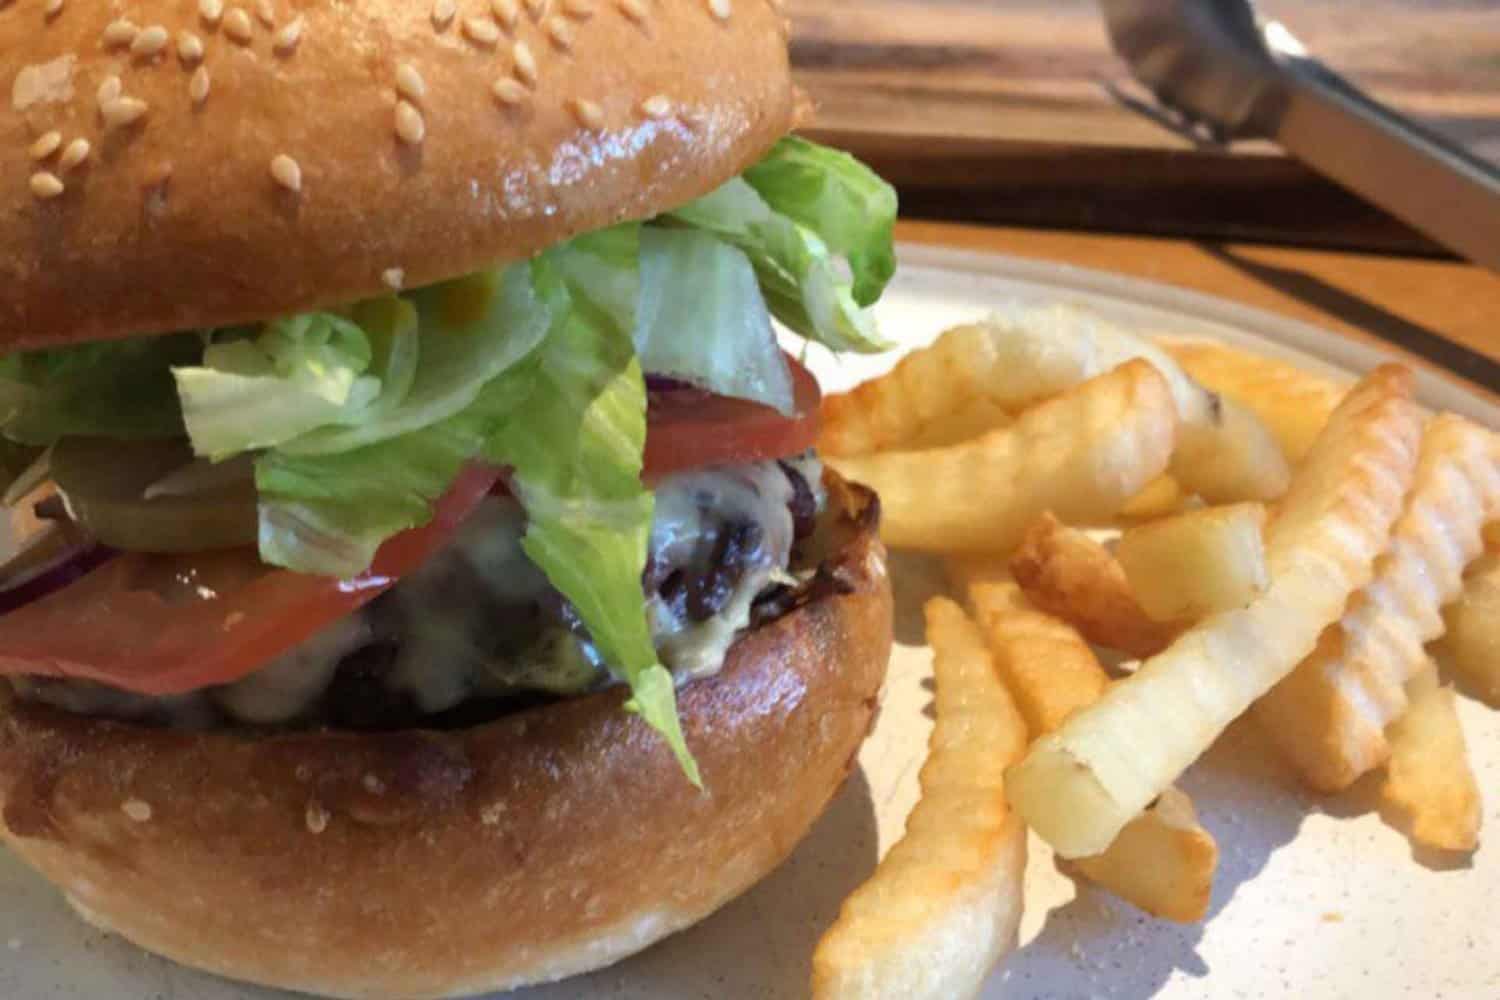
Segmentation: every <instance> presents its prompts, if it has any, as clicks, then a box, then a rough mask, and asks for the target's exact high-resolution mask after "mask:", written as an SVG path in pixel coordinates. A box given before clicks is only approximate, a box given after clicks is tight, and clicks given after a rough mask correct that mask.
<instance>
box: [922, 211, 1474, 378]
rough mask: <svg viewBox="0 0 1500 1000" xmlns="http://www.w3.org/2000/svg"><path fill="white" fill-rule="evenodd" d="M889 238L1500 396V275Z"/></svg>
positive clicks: (1044, 240)
mask: <svg viewBox="0 0 1500 1000" xmlns="http://www.w3.org/2000/svg"><path fill="white" fill-rule="evenodd" d="M897 237H898V238H899V239H902V240H911V241H914V242H920V243H936V244H942V245H945V246H957V247H964V248H968V249H976V250H990V251H994V252H998V253H1005V254H1010V255H1012V256H1017V257H1032V258H1039V259H1042V260H1055V261H1064V262H1067V263H1070V264H1077V265H1079V266H1082V267H1092V268H1098V269H1100V270H1107V271H1115V272H1118V273H1121V274H1128V275H1133V276H1136V277H1140V278H1148V279H1150V280H1152V281H1161V282H1165V283H1168V284H1173V285H1178V286H1180V287H1183V288H1189V289H1192V290H1194V291H1199V292H1205V293H1208V294H1210V295H1217V296H1220V297H1222V298H1225V299H1230V300H1233V301H1235V302H1241V303H1244V304H1246V305H1250V306H1256V307H1258V308H1261V309H1267V310H1270V311H1272V312H1278V313H1282V314H1284V315H1287V316H1291V317H1294V318H1296V319H1300V320H1304V321H1306V322H1309V323H1312V324H1315V325H1317V326H1320V327H1324V328H1326V329H1329V330H1334V331H1337V332H1339V333H1341V334H1344V335H1346V336H1349V337H1353V338H1355V339H1358V340H1362V341H1366V342H1369V343H1375V344H1378V345H1379V346H1381V347H1382V348H1383V349H1385V350H1388V351H1390V352H1392V353H1393V354H1395V355H1397V356H1400V357H1402V358H1403V359H1404V360H1408V361H1411V362H1413V363H1414V364H1417V365H1425V366H1428V367H1432V368H1436V369H1438V370H1440V371H1442V372H1443V373H1444V374H1445V375H1446V376H1447V377H1450V378H1457V379H1458V380H1459V381H1463V382H1465V383H1466V384H1467V385H1468V386H1469V387H1470V388H1478V389H1479V390H1480V391H1481V392H1485V393H1487V394H1488V395H1490V396H1492V397H1495V398H1500V275H1496V274H1494V273H1493V272H1490V271H1486V270H1483V269H1482V268H1478V267H1474V266H1472V265H1468V264H1461V263H1456V262H1452V261H1443V260H1421V259H1410V258H1401V257H1391V256H1383V255H1374V254H1362V253H1343V252H1333V251H1326V250H1307V249H1293V248H1286V247H1269V246H1261V245H1246V244H1236V243H1211V242H1201V241H1194V240H1185V239H1165V238H1155V237H1141V236H1110V235H1099V234H1088V233H1076V232H1059V231H1049V230H1038V229H1018V228H1005V227H983V226H968V225H952V224H945V223H933V222H913V221H907V222H902V223H900V224H899V225H898V227H897Z"/></svg>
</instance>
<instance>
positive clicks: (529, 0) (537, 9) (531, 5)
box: [526, 0, 547, 21]
mask: <svg viewBox="0 0 1500 1000" xmlns="http://www.w3.org/2000/svg"><path fill="white" fill-rule="evenodd" d="M526 13H528V14H530V15H531V19H532V20H533V21H540V20H541V19H542V16H543V15H545V14H546V13H547V0H526Z"/></svg>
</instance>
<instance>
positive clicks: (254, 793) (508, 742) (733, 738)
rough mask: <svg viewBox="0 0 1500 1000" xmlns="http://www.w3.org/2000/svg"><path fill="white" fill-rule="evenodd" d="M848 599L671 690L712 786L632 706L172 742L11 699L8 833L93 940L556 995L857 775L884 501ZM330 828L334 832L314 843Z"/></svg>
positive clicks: (792, 618)
mask: <svg viewBox="0 0 1500 1000" xmlns="http://www.w3.org/2000/svg"><path fill="white" fill-rule="evenodd" d="M832 485H833V487H834V489H833V491H832V492H833V494H834V496H835V497H836V498H841V499H843V500H844V501H845V502H847V503H849V504H851V505H853V506H851V507H850V518H849V519H848V520H847V521H846V523H845V524H844V525H843V528H844V531H843V533H844V534H845V535H847V536H848V537H847V540H846V541H845V542H844V543H843V544H841V545H839V547H838V550H837V552H836V554H835V555H833V556H832V557H831V558H830V559H829V560H828V561H827V562H825V564H824V565H825V566H826V567H828V568H830V569H831V570H832V577H831V579H832V580H834V581H837V583H838V586H837V587H835V588H831V589H832V590H833V591H834V592H831V593H830V592H828V590H829V589H830V588H825V589H824V592H822V593H821V594H818V595H817V596H814V597H813V598H812V599H810V600H809V601H808V602H807V603H805V604H803V605H802V606H801V607H799V608H797V609H795V610H793V611H791V612H789V613H787V614H786V615H784V616H782V617H781V618H778V619H776V620H775V621H773V622H771V623H769V624H767V625H765V626H763V627H761V628H758V629H756V630H754V631H751V632H748V633H747V634H745V635H744V636H743V637H741V639H740V640H739V641H738V642H736V643H735V645H734V646H733V647H732V649H731V650H730V653H729V659H728V662H727V664H726V666H725V668H724V670H723V671H722V672H721V673H720V674H718V675H717V676H715V677H713V678H709V679H707V680H703V681H697V682H694V683H692V684H689V685H687V686H686V687H684V688H683V689H682V690H681V691H680V693H679V697H680V702H679V705H680V710H681V714H682V719H683V726H684V729H685V730H686V732H687V739H688V744H689V746H690V747H691V748H692V749H693V752H694V753H695V754H696V756H697V759H698V763H699V764H700V766H701V767H702V772H703V781H704V788H705V791H704V792H702V793H699V792H697V791H694V790H693V789H692V787H691V786H689V785H688V783H687V782H686V781H684V780H683V777H682V774H681V772H680V771H679V770H678V768H677V765H676V763H675V762H674V760H673V758H672V756H671V754H670V753H669V752H668V751H667V750H666V749H665V747H664V746H663V745H662V743H661V741H660V740H658V739H656V738H655V737H654V736H653V735H652V734H651V733H650V732H649V731H648V730H647V728H646V726H645V725H644V724H643V723H642V722H641V721H640V720H639V719H637V718H635V717H633V716H630V715H627V714H626V713H625V712H624V711H623V710H622V709H621V694H620V693H619V692H618V691H611V692H605V693H601V694H597V695H593V696H589V697H585V698H578V699H572V700H569V701H565V702H560V703H558V704H556V705H553V706H549V707H546V708H542V709H537V710H533V711H528V712H526V713H523V714H518V715H514V716H509V717H506V718H503V719H501V720H499V721H497V722H494V723H492V724H489V725H485V726H481V727H478V728H475V729H472V730H468V731H463V732H453V733H430V732H404V733H391V734H378V735H363V734H351V733H299V734H288V735H280V736H273V737H265V738H259V739H257V738H254V737H250V736H247V735H244V734H241V733H236V732H233V731H215V732H206V733H184V732H170V731H164V730H152V729H144V728H139V727H133V726H129V725H124V724H119V723H113V722H104V721H97V720H88V719H84V718H79V717H76V716H70V715H67V714H64V713H60V712H57V711H54V710H51V709H46V708H44V707H40V706H35V705H27V704H18V703H14V702H12V703H11V704H9V705H0V803H3V813H0V815H3V820H4V823H3V827H0V835H3V839H4V840H5V841H6V843H8V844H9V846H10V847H11V848H13V849H14V850H15V851H16V852H17V853H18V854H19V855H20V856H21V857H22V858H24V859H26V860H27V861H28V862H30V863H31V864H32V865H33V866H35V867H36V868H38V869H40V870H41V871H42V873H43V874H45V875H47V876H48V877H49V878H51V879H52V880H53V881H54V882H56V883H57V884H58V885H59V886H60V887H61V888H62V889H63V891H64V892H66V893H67V894H68V896H69V899H70V901H71V902H72V903H73V904H74V906H75V907H76V908H77V909H78V910H79V911H80V912H81V913H83V914H84V915H85V916H86V917H87V918H88V919H90V920H92V921H94V922H96V923H98V924H99V925H100V926H102V927H104V928H107V929H111V930H114V931H117V932H118V933H120V934H122V935H124V936H125V937H127V938H129V939H130V940H132V941H134V942H136V943H138V944H140V945H142V946H143V947H145V948H148V949H150V950H152V951H156V952H159V953H161V954H163V955H166V956H168V957H170V958H173V959H175V960H177V961H179V962H183V963H185V964H188V965H194V966H198V967H200V968H204V969H208V970H211V971H213V972H217V973H221V974H223V975H227V976H232V977H235V978H239V979H247V980H252V981H256V982H261V983H266V984H270V985H276V986H283V987H289V988H293V989H301V990H307V991H310V992H317V993H326V994H332V995H336V996H345V997H403V998H415V997H437V996H451V995H460V994H468V993H474V992H479V991H484V990H490V989H499V988H507V987H513V986H518V985H522V984H526V983H531V982H537V981H544V980H551V979H558V978H561V977H563V976H568V975H572V974H574V973H578V972H583V971H586V970H588V969H593V968H597V967H599V966H602V965H606V964H608V963H610V962H613V961H615V960H617V959H619V958H622V957H624V956H626V955H629V954H631V953H632V952H635V951H638V950H640V949H641V948H644V947H645V946H647V945H649V944H651V943H652V942H653V941H655V940H657V939H658V938H661V937H663V936H665V935H667V934H670V933H672V932H673V931H676V930H678V929H680V928H683V927H686V926H688V925H689V924H692V923H694V922H696V921H698V920H700V919H702V918H703V917H704V916H706V915H708V914H709V913H711V912H713V911H714V910H715V909H717V908H718V907H720V906H722V905H723V904H724V903H725V902H727V901H728V900H729V899H731V898H733V897H734V896H735V895H737V894H739V893H740V892H742V891H744V890H745V889H747V888H748V887H749V886H750V885H751V884H753V883H754V882H755V881H757V880H758V879H760V878H761V877H762V876H764V875H765V874H766V873H767V872H768V871H770V870H771V869H772V868H774V867H775V866H776V865H777V864H779V863H780V862H781V860H782V859H783V858H784V857H785V856H786V855H787V854H788V853H790V851H791V849H792V847H793V846H794V845H795V844H796V843H797V842H798V840H800V839H801V838H802V836H803V835H804V834H805V833H806V832H807V830H808V828H809V827H810V826H811V825H812V823H813V821H814V820H815V819H816V818H817V816H818V815H819V813H820V812H822V810H823V807H824V806H825V805H826V803H827V802H828V800H829V799H830V798H831V797H832V795H833V793H834V791H835V790H836V789H837V788H838V786H839V784H840V783H841V782H842V781H843V780H844V777H845V775H847V774H848V772H849V770H850V768H851V767H852V766H853V761H854V755H855V752H856V750H857V749H858V748H859V745H860V742H861V741H862V740H863V738H864V736H865V734H866V732H867V731H868V729H869V726H870V723H871V719H872V716H873V713H874V710H875V704H876V696H877V693H878V691H879V688H880V684H881V680H882V678H883V677H884V675H885V666H886V660H887V657H888V655H889V653H890V644H891V596H890V589H889V585H888V583H887V581H886V576H885V552H884V549H883V548H882V547H881V545H880V542H879V540H878V539H877V538H876V534H875V520H876V513H875V503H874V498H873V495H872V494H870V493H868V492H867V491H864V490H862V489H859V488H854V489H852V490H851V489H850V488H847V487H843V486H841V485H839V484H832ZM315 831H320V832H315Z"/></svg>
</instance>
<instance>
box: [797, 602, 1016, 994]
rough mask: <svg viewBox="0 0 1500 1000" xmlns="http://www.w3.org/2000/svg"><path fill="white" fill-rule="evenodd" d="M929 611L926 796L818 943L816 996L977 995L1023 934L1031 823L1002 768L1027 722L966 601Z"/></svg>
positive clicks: (938, 604) (1011, 757)
mask: <svg viewBox="0 0 1500 1000" xmlns="http://www.w3.org/2000/svg"><path fill="white" fill-rule="evenodd" d="M926 615H927V633H928V639H929V641H930V642H931V644H932V649H933V661H934V665H933V673H934V675H935V682H936V687H937V694H936V723H935V725H934V726H933V731H932V737H931V739H930V741H929V742H928V751H927V761H926V763H924V764H923V765H922V773H921V778H920V780H921V786H922V793H921V797H920V798H919V799H918V801H917V805H916V807H915V808H914V809H913V810H912V813H911V815H910V816H909V817H908V818H907V821H906V833H905V834H904V835H903V836H902V838H901V840H900V841H899V842H897V843H896V845H895V846H893V847H892V848H891V849H890V851H889V852H888V853H887V854H886V856H885V857H884V858H882V859H881V861H880V864H879V865H877V866H876V868H875V872H874V874H873V875H871V876H870V878H869V880H868V881H866V882H865V883H864V884H863V885H861V886H860V887H859V888H858V889H856V890H855V891H854V893H853V894H852V895H850V896H849V898H848V899H846V900H845V901H844V905H843V908H842V909H841V910H840V911H839V916H838V919H837V920H836V921H835V922H834V924H833V926H832V927H830V928H829V929H828V931H827V933H825V934H824V935H823V939H822V940H821V941H819V942H818V947H817V950H816V951H815V952H814V953H813V961H812V995H813V997H814V1000H846V998H847V1000H883V998H886V997H889V998H892V1000H927V998H931V1000H948V998H950V997H951V998H958V997H972V996H974V995H975V994H977V993H978V992H979V988H980V986H981V985H982V984H983V982H984V979H985V977H986V976H987V975H988V974H989V971H990V969H991V967H993V966H994V964H995V963H996V962H998V961H999V960H1000V958H1001V957H1002V956H1003V955H1004V954H1005V953H1006V952H1008V951H1009V950H1010V949H1011V948H1012V947H1013V946H1014V943H1015V936H1016V927H1017V925H1018V924H1019V922H1020V918H1021V888H1022V874H1023V871H1024V869H1025V867H1026V828H1025V827H1024V826H1023V825H1022V824H1021V822H1020V820H1019V818H1018V817H1016V816H1015V815H1014V814H1012V813H1011V812H1010V810H1009V809H1008V808H1007V807H1006V804H1005V795H1004V789H1003V774H1004V771H1005V768H1006V767H1007V766H1008V765H1009V764H1010V763H1011V762H1012V761H1014V760H1016V759H1017V758H1018V757H1019V756H1020V754H1021V752H1022V751H1023V750H1024V749H1025V746H1026V724H1025V723H1024V722H1023V721H1022V719H1021V716H1020V713H1018V712H1017V711H1016V707H1015V705H1014V704H1013V703H1012V702H1011V698H1010V695H1009V694H1008V693H1007V692H1006V690H1005V685H1003V684H1002V683H1001V682H1000V677H999V675H998V674H997V673H996V672H995V666H994V663H993V661H992V660H991V659H990V654H989V651H988V650H987V649H986V648H985V645H984V638H983V636H981V635H980V633H979V630H978V628H976V627H975V625H974V623H973V622H971V621H970V620H969V619H968V618H967V617H966V616H965V615H964V613H963V611H962V609H960V608H959V607H958V605H956V604H954V603H953V602H952V601H950V600H947V599H946V598H934V599H933V600H931V601H929V602H928V603H927V606H926Z"/></svg>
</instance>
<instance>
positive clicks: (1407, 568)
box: [1255, 414, 1500, 791]
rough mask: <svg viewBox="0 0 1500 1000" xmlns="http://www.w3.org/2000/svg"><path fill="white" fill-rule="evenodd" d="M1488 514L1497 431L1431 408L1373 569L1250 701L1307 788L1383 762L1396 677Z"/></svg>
mask: <svg viewBox="0 0 1500 1000" xmlns="http://www.w3.org/2000/svg"><path fill="white" fill-rule="evenodd" d="M1497 514H1500V438H1497V437H1496V435H1495V434H1494V433H1493V432H1491V431H1488V430H1485V429H1484V428H1482V427H1478V426H1476V425H1475V424H1472V423H1470V422H1469V421H1467V420H1465V419H1463V418H1462V417H1458V416H1455V415H1453V414H1443V415H1441V416H1437V417H1434V418H1433V419H1432V420H1431V421H1430V422H1429V423H1428V425H1427V428H1426V431H1425V433H1424V434H1423V436H1422V445H1421V452H1420V454H1419V457H1418V461H1417V469H1416V473H1415V476H1414V478H1413V481H1412V487H1411V492H1410V494H1409V495H1408V496H1407V498H1406V504H1405V507H1404V509H1403V511H1402V513H1401V518H1400V520H1399V521H1397V522H1396V526H1395V529H1394V531H1393V533H1392V536H1391V542H1390V547H1389V550H1388V551H1387V552H1385V553H1384V554H1383V555H1382V556H1381V557H1380V559H1379V560H1378V561H1377V562H1376V564H1375V572H1374V576H1373V577H1372V579H1371V580H1370V581H1369V583H1368V585H1367V586H1365V587H1364V588H1363V589H1362V590H1361V591H1360V592H1359V593H1358V594H1357V595H1355V597H1354V599H1353V600H1352V601H1351V602H1350V603H1349V607H1348V608H1347V609H1346V610H1345V612H1344V615H1343V616H1342V618H1341V619H1340V620H1339V622H1338V623H1337V625H1336V626H1335V627H1333V628H1332V629H1330V630H1329V633H1330V634H1328V635H1325V636H1323V637H1322V639H1320V641H1319V643H1318V647H1317V650H1316V651H1315V652H1314V653H1313V654H1312V655H1311V656H1309V657H1308V658H1307V659H1306V660H1304V661H1303V662H1302V663H1300V664H1298V666H1297V669H1296V670H1295V671H1293V672H1292V674H1291V675H1290V676H1288V677H1287V678H1286V679H1284V680H1282V681H1281V682H1280V683H1279V684H1277V686H1276V687H1275V688H1273V689H1272V690H1271V691H1270V692H1269V693H1268V694H1267V695H1266V696H1265V697H1264V698H1262V699H1261V700H1260V702H1259V703H1258V704H1257V705H1256V707H1255V714H1256V718H1257V719H1258V720H1260V722H1261V724H1262V727H1263V728H1264V729H1265V730H1266V732H1267V733H1268V734H1269V735H1270V736H1271V738H1272V739H1273V741H1274V742H1275V743H1276V744H1277V746H1278V747H1280V748H1281V749H1282V750H1283V751H1284V752H1285V753H1286V756H1287V757H1288V759H1290V760H1291V761H1292V763H1293V764H1295V765H1296V767H1297V770H1298V771H1299V772H1300V773H1301V775H1302V777H1303V779H1304V780H1305V781H1306V782H1307V783H1308V784H1309V785H1311V786H1312V787H1313V788H1316V789H1319V790H1322V791H1337V790H1339V789H1341V788H1346V787H1348V786H1349V785H1350V784H1351V783H1352V782H1353V781H1354V780H1355V779H1356V778H1358V777H1359V776H1360V775H1362V774H1364V773H1365V772H1366V771H1369V770H1371V769H1372V768H1375V767H1378V766H1379V765H1380V764H1381V763H1383V762H1384V761H1385V759H1386V757H1387V755H1388V754H1389V752H1390V745H1389V743H1388V742H1387V740H1386V736H1385V727H1386V726H1388V725H1389V724H1390V723H1391V722H1393V721H1395V719H1396V718H1398V717H1399V716H1400V715H1401V713H1402V712H1404V711H1405V710H1406V705H1407V701H1406V692H1405V689H1404V685H1405V684H1406V682H1407V681H1408V680H1410V679H1411V677H1412V676H1413V675H1414V674H1415V673H1416V672H1417V671H1418V670H1420V669H1421V668H1422V666H1423V664H1425V663H1426V662H1427V654H1426V652H1425V651H1424V650H1423V648H1422V647H1423V646H1424V645H1425V644H1426V643H1428V642H1430V641H1432V640H1433V639H1435V638H1437V637H1438V636H1439V635H1441V634H1442V631H1443V619H1442V617H1441V615H1440V610H1441V608H1442V606H1443V605H1444V604H1447V603H1448V602H1449V601H1451V600H1453V599H1454V598H1456V597H1457V596H1458V595H1459V593H1460V590H1461V587H1462V583H1463V579H1462V576H1463V569H1464V566H1465V565H1467V564H1468V563H1469V562H1470V561H1472V560H1473V559H1474V558H1475V557H1476V556H1478V555H1479V552H1480V534H1479V532H1480V528H1481V527H1482V526H1483V524H1484V522H1485V521H1486V520H1487V519H1488V518H1490V517H1494V516H1496V515H1497ZM1281 516H1282V517H1285V516H1286V515H1285V513H1283V514H1282V515H1281Z"/></svg>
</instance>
